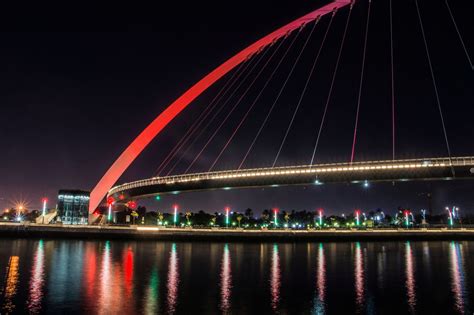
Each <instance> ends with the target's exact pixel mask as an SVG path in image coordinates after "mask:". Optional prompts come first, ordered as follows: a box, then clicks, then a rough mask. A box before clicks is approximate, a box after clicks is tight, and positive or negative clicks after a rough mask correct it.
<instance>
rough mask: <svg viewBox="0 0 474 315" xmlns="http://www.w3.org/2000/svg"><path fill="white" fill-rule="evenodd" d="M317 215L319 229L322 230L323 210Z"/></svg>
mask: <svg viewBox="0 0 474 315" xmlns="http://www.w3.org/2000/svg"><path fill="white" fill-rule="evenodd" d="M318 213H319V228H321V229H322V228H323V209H319V210H318Z"/></svg>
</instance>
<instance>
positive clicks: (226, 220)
mask: <svg viewBox="0 0 474 315" xmlns="http://www.w3.org/2000/svg"><path fill="white" fill-rule="evenodd" d="M229 212H230V208H229V207H226V208H225V226H226V227H229Z"/></svg>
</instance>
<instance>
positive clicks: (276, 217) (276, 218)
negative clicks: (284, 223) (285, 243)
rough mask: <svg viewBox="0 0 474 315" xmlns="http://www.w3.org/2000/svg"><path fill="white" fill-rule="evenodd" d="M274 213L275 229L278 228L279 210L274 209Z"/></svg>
mask: <svg viewBox="0 0 474 315" xmlns="http://www.w3.org/2000/svg"><path fill="white" fill-rule="evenodd" d="M273 213H274V218H273V219H274V224H275V227H278V208H274V209H273Z"/></svg>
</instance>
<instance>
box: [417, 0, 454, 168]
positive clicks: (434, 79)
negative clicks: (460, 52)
mask: <svg viewBox="0 0 474 315" xmlns="http://www.w3.org/2000/svg"><path fill="white" fill-rule="evenodd" d="M415 5H416V12H417V13H418V20H419V21H420V28H421V34H422V35H423V43H424V44H425V50H426V57H427V59H428V65H429V66H430V73H431V79H432V80H433V87H434V91H435V95H436V102H437V104H438V110H439V116H440V118H441V125H442V126H443V133H444V140H445V141H446V149H447V151H448V157H449V164H450V165H451V172H452V174H453V176H455V172H454V167H453V162H452V158H451V148H450V146H449V140H448V133H447V131H446V125H445V123H444V115H443V110H442V108H441V101H440V98H439V93H438V86H437V84H436V78H435V75H434V71H433V65H432V63H431V56H430V52H429V50H428V43H427V41H426V35H425V29H424V27H423V22H422V20H421V14H420V8H419V7H418V0H415Z"/></svg>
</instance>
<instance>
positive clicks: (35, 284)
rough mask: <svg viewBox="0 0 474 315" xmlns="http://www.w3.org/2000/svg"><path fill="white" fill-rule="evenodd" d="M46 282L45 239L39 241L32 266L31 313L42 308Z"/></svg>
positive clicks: (29, 299) (29, 300) (29, 305)
mask: <svg viewBox="0 0 474 315" xmlns="http://www.w3.org/2000/svg"><path fill="white" fill-rule="evenodd" d="M43 283H44V245H43V240H40V241H39V242H38V245H37V247H36V252H35V256H34V258H33V266H32V268H31V279H30V288H29V289H30V290H29V297H28V310H29V312H30V313H31V314H37V313H39V311H40V310H41V300H42V299H43Z"/></svg>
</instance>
